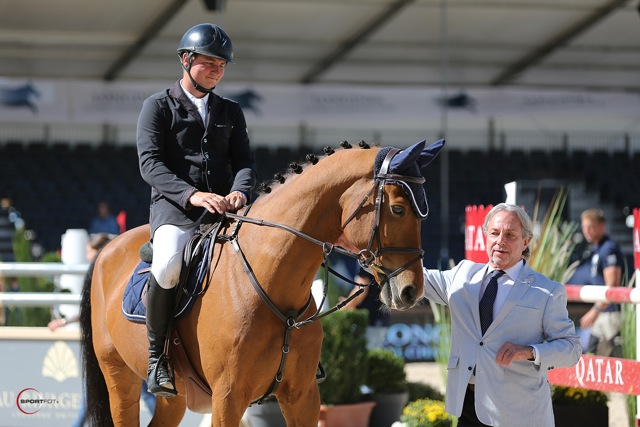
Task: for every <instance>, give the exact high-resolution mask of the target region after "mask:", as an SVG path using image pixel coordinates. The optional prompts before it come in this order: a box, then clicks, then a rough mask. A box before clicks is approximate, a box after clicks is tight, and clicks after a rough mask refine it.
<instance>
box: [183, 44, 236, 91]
mask: <svg viewBox="0 0 640 427" xmlns="http://www.w3.org/2000/svg"><path fill="white" fill-rule="evenodd" d="M187 61H188V59H187V54H186V53H185V54H183V55H182V63H183V65H185V66H187V65H188V63H187ZM226 67H227V61H225V60H224V59H220V58H214V57H211V56H206V55H194V56H193V59H192V61H191V76H192V77H193V79H194V80H195V81H196V83H198V84H199V85H200V86H202V87H205V88H207V89H208V88H213V87H215V86H216V85H217V84H218V83H219V82H220V80H222V77H223V76H224V71H225V68H226ZM185 73H186V71H185ZM185 80H189V79H188V78H187V79H185Z"/></svg>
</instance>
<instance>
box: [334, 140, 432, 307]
mask: <svg viewBox="0 0 640 427" xmlns="http://www.w3.org/2000/svg"><path fill="white" fill-rule="evenodd" d="M443 145H444V140H440V141H438V142H435V143H434V144H431V145H430V146H428V147H425V141H421V142H419V143H417V144H414V145H413V146H411V147H409V148H407V149H405V150H402V151H400V150H398V149H395V148H393V147H385V148H382V149H380V151H378V153H377V155H376V159H375V164H374V185H373V189H371V190H370V191H369V193H368V196H367V197H366V198H365V201H364V202H361V203H359V204H357V206H356V207H355V209H354V208H353V206H354V203H356V202H358V198H359V199H360V201H362V194H361V193H360V194H359V195H355V194H354V201H353V202H354V203H348V204H347V206H350V209H351V211H350V212H347V211H344V215H345V216H346V218H343V233H344V234H343V236H342V239H341V241H339V244H344V243H345V241H348V242H350V243H351V244H352V245H353V246H355V247H358V248H363V247H365V248H366V249H362V250H360V259H359V262H360V264H361V265H362V266H363V267H365V268H368V269H370V270H371V271H372V272H373V274H374V275H375V276H376V280H377V282H378V284H379V286H380V287H381V300H382V302H383V303H384V304H386V305H387V306H389V307H390V308H393V309H399V310H403V309H407V308H410V307H412V306H413V305H414V304H415V303H416V301H417V299H418V298H419V297H420V295H422V287H423V275H422V255H423V251H422V249H421V246H422V245H421V240H420V224H421V221H422V220H423V219H425V218H426V217H427V213H428V207H427V198H426V194H425V191H424V188H423V186H422V184H423V182H424V177H423V176H422V172H421V169H422V168H423V167H424V166H426V165H427V164H428V163H429V162H431V160H433V159H434V158H435V156H436V155H437V154H438V152H439V151H440V149H441V148H442V147H443ZM369 186H370V181H369ZM365 218H369V220H368V221H367V220H364V219H365ZM354 219H358V221H353V220H354Z"/></svg>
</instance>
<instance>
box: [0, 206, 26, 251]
mask: <svg viewBox="0 0 640 427" xmlns="http://www.w3.org/2000/svg"><path fill="white" fill-rule="evenodd" d="M21 228H24V221H23V220H22V216H21V215H20V212H18V210H17V209H16V208H15V207H14V206H13V201H12V200H11V199H10V198H9V197H3V198H2V199H0V261H4V262H14V261H15V260H16V258H15V254H14V253H13V237H14V236H15V234H16V230H18V229H21Z"/></svg>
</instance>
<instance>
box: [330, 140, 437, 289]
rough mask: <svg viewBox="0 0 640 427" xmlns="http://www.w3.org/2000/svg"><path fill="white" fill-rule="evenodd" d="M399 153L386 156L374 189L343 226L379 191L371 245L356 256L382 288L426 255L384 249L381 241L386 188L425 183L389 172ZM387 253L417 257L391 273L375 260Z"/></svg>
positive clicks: (390, 153)
mask: <svg viewBox="0 0 640 427" xmlns="http://www.w3.org/2000/svg"><path fill="white" fill-rule="evenodd" d="M398 152H400V150H399V149H397V148H392V149H391V150H390V151H389V153H387V155H386V156H385V158H384V160H383V162H382V166H381V167H380V171H379V172H378V173H377V174H376V176H375V178H374V183H373V188H372V189H371V190H370V191H369V193H367V195H366V196H365V197H364V199H363V200H362V202H360V204H359V205H358V207H357V208H356V210H355V211H354V212H353V213H352V214H351V215H350V216H349V218H347V220H346V221H345V222H344V224H342V229H343V230H344V229H345V228H346V226H347V224H349V223H350V222H351V221H352V220H353V219H354V218H355V217H356V216H357V215H358V212H359V211H360V209H362V208H363V207H364V205H365V203H366V202H367V200H369V197H371V196H372V195H373V193H374V191H375V190H376V189H377V190H378V191H377V195H376V198H375V204H374V208H375V219H374V223H373V227H372V228H371V235H370V236H369V243H368V244H367V248H366V249H362V250H361V251H360V252H358V253H357V254H356V256H355V258H357V260H358V263H359V264H360V266H361V267H363V268H365V269H374V270H376V271H377V272H378V273H379V274H380V275H381V276H382V277H383V280H382V281H381V283H379V284H378V286H380V288H383V287H384V285H385V284H386V283H387V282H389V280H391V279H392V278H394V277H395V276H397V275H398V274H400V273H402V272H403V271H404V270H406V269H407V268H409V266H410V265H411V264H413V263H414V262H417V261H419V260H421V259H422V256H423V255H424V251H423V250H422V249H420V248H400V247H387V248H383V247H382V242H381V240H380V232H379V231H380V214H381V212H382V202H383V201H384V186H385V185H387V184H395V185H398V184H397V182H398V181H404V182H410V183H413V184H420V185H422V184H423V183H424V181H425V179H424V177H413V176H407V175H399V174H393V173H389V172H388V169H389V164H390V163H391V159H392V158H393V156H395V155H396V154H398ZM374 240H375V241H376V243H377V247H378V249H377V250H375V251H374V250H373V249H372V248H373V243H374ZM385 253H404V254H412V253H415V254H417V255H416V257H415V258H413V259H411V260H410V261H409V262H407V263H406V264H405V265H403V266H401V267H400V268H398V269H396V270H394V271H391V272H390V271H389V270H388V269H386V268H384V266H383V265H381V264H378V263H376V262H375V260H376V259H377V258H378V257H379V256H380V255H382V254H385ZM350 254H353V252H350ZM352 256H353V255H352Z"/></svg>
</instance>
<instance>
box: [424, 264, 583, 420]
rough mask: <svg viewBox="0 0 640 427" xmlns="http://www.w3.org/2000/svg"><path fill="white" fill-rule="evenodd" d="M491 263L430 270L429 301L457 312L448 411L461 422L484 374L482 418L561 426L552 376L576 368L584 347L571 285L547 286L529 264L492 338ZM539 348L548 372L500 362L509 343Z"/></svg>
mask: <svg viewBox="0 0 640 427" xmlns="http://www.w3.org/2000/svg"><path fill="white" fill-rule="evenodd" d="M487 269H488V266H487V265H486V264H478V263H475V262H471V261H462V262H461V263H459V264H458V265H456V266H455V267H454V268H453V269H452V270H448V271H440V270H427V269H424V279H425V284H424V286H425V288H424V296H425V297H427V298H428V299H430V300H432V301H434V302H436V303H438V304H445V305H448V306H449V309H450V313H451V351H450V355H449V362H448V366H447V371H448V378H447V394H446V409H447V412H449V413H450V414H452V415H456V416H460V414H461V413H462V405H463V402H464V395H465V392H466V389H467V384H469V380H470V379H471V376H472V374H473V368H474V367H475V368H476V379H475V399H476V413H477V415H478V418H479V419H480V421H482V422H483V423H485V424H488V425H491V426H494V427H498V426H503V427H514V426H518V427H526V426H531V427H541V426H553V425H554V421H553V409H552V406H551V390H550V386H549V383H548V381H547V370H549V369H553V368H554V367H569V366H573V365H575V364H576V363H577V362H578V360H579V359H580V355H581V354H582V348H581V347H580V341H579V338H578V336H577V335H576V332H575V327H574V324H573V321H571V319H569V317H568V313H567V294H566V291H565V288H564V286H563V285H561V284H560V283H557V282H553V281H551V280H549V279H547V278H546V277H545V276H544V275H542V274H540V273H537V272H535V271H533V270H532V269H531V267H529V265H528V264H526V263H525V265H524V266H523V268H522V270H521V272H520V275H519V277H518V280H516V283H515V284H514V285H513V288H512V289H511V291H510V292H509V295H508V296H507V300H506V301H505V303H504V306H503V307H502V309H501V310H500V312H498V313H497V314H496V317H495V319H494V321H493V323H492V324H491V325H490V326H489V328H488V329H487V331H486V333H485V334H484V336H483V335H482V333H481V330H480V315H479V309H478V306H479V302H480V290H481V287H482V280H483V278H484V276H485V274H486V272H487ZM507 341H509V342H512V343H514V344H521V345H532V344H535V345H536V347H537V348H538V351H539V354H540V362H541V365H535V364H534V363H533V362H530V361H516V362H512V363H511V364H510V365H509V366H508V367H506V368H503V367H500V366H498V364H497V363H496V355H497V352H498V350H499V349H500V347H501V346H502V345H503V344H504V343H505V342H507Z"/></svg>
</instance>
